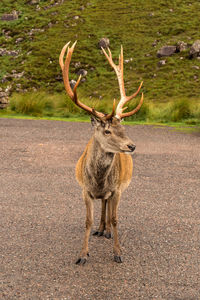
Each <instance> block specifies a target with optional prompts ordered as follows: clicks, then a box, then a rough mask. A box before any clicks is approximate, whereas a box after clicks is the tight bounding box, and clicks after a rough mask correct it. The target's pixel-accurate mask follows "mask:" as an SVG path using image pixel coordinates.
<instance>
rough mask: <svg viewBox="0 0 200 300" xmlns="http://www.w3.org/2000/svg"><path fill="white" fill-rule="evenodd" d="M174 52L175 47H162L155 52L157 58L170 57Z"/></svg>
mask: <svg viewBox="0 0 200 300" xmlns="http://www.w3.org/2000/svg"><path fill="white" fill-rule="evenodd" d="M175 52H176V46H163V47H162V48H161V49H160V50H158V52H157V57H163V56H171V55H172V54H174V53H175Z"/></svg>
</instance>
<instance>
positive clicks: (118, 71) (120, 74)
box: [101, 46, 126, 98]
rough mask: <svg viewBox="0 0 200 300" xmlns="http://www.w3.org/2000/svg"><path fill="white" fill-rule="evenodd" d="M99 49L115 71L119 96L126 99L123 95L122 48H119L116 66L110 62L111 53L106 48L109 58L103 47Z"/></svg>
mask: <svg viewBox="0 0 200 300" xmlns="http://www.w3.org/2000/svg"><path fill="white" fill-rule="evenodd" d="M101 49H102V51H103V53H104V55H105V57H106V58H107V60H108V62H109V64H110V65H111V67H112V68H113V69H114V70H115V73H116V75H117V79H118V83H119V89H120V95H121V98H124V97H126V95H125V89H124V78H123V48H122V46H121V54H120V56H119V65H118V66H117V65H116V64H115V63H114V62H113V60H112V53H111V51H110V49H109V48H108V53H109V56H108V54H107V53H106V51H105V49H104V48H103V47H101Z"/></svg>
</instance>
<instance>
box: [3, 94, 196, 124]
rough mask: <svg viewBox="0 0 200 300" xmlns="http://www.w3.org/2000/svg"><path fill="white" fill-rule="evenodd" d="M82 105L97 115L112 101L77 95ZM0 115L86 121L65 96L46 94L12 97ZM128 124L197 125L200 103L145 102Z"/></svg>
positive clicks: (108, 110) (109, 107) (192, 100)
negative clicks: (91, 109)
mask: <svg viewBox="0 0 200 300" xmlns="http://www.w3.org/2000/svg"><path fill="white" fill-rule="evenodd" d="M79 97H80V98H81V101H82V102H83V103H85V104H87V105H88V106H90V107H95V109H96V110H97V111H102V112H105V113H106V112H107V113H108V112H110V111H111V110H112V101H110V99H103V100H99V99H95V100H94V99H88V98H84V96H82V95H79ZM135 106H136V103H135V101H131V103H130V105H129V107H128V110H131V109H134V107H135ZM0 115H2V116H3V115H8V116H12V117H14V116H20V117H22V116H30V117H33V118H47V119H49V118H50V119H54V120H55V119H59V120H68V121H69V120H73V121H74V120H76V119H77V120H79V121H80V120H81V121H86V120H87V119H89V118H88V114H87V112H85V111H83V110H81V109H79V108H78V107H77V106H75V105H74V104H73V102H72V101H71V99H69V98H68V97H67V96H66V95H65V94H64V93H63V94H60V93H58V94H47V93H45V92H36V93H26V94H13V95H12V97H11V99H10V104H9V106H8V107H7V109H4V110H2V111H1V114H0ZM126 121H127V122H128V123H130V122H134V123H138V122H142V123H161V124H169V123H173V124H174V123H182V124H187V125H200V99H190V100H189V99H187V98H182V99H172V100H171V101H170V102H166V103H165V102H162V103H156V102H152V101H148V99H146V100H145V101H144V103H143V105H142V107H141V109H140V111H139V112H138V113H137V114H135V115H133V116H131V117H129V118H127V119H126Z"/></svg>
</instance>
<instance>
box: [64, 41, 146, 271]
mask: <svg viewBox="0 0 200 300" xmlns="http://www.w3.org/2000/svg"><path fill="white" fill-rule="evenodd" d="M69 44H70V42H68V43H67V44H66V45H65V46H64V47H63V49H62V50H61V53H60V57H59V63H60V66H61V69H62V74H63V81H64V86H65V89H66V92H67V94H68V95H69V97H70V98H71V99H72V101H73V102H74V103H75V104H76V105H77V106H78V107H80V108H82V109H84V110H85V111H87V112H88V113H89V114H91V122H92V125H93V126H94V134H93V136H92V138H91V139H90V141H89V142H88V144H87V146H86V148H85V150H84V152H83V154H82V155H81V157H80V158H79V160H78V162H77V165H76V178H77V181H78V183H79V184H80V186H81V187H82V189H83V199H84V201H85V205H86V223H85V226H86V228H85V235H84V240H83V246H82V250H81V252H80V256H79V258H78V260H77V261H76V264H78V265H84V264H85V263H86V261H87V259H88V257H89V249H88V240H89V236H90V232H91V227H92V224H93V202H94V200H95V199H100V200H101V204H102V207H101V219H100V225H99V228H98V230H97V231H95V232H94V235H97V236H102V235H103V234H104V231H105V237H106V238H108V239H109V238H111V225H112V231H113V239H114V248H113V251H114V261H115V262H117V263H121V262H122V258H121V249H120V243H119V239H118V230H117V224H118V216H117V210H118V205H119V201H120V197H121V193H122V192H123V191H124V190H125V189H126V188H127V187H128V185H129V183H130V181H131V177H132V169H133V163H132V157H131V155H127V154H133V152H134V150H135V147H136V146H135V145H134V144H133V142H132V141H131V139H130V138H129V137H128V136H127V135H126V133H125V129H124V127H123V126H122V125H121V124H120V121H121V120H122V119H123V118H126V117H129V116H131V115H133V114H135V113H136V112H137V111H138V110H139V109H140V107H141V105H142V103H143V94H142V96H141V99H140V102H139V104H138V105H137V107H136V108H135V109H133V110H132V111H130V112H124V110H125V109H127V107H124V105H125V104H126V103H127V102H129V101H130V100H131V99H133V98H134V97H135V96H136V95H137V94H138V93H139V91H140V89H141V86H142V83H141V84H140V86H139V88H138V90H137V91H136V92H135V93H134V94H132V95H131V96H126V93H125V88H124V79H123V48H122V47H121V54H120V56H119V65H115V64H114V62H113V59H112V54H111V51H110V49H108V54H107V52H106V51H105V50H104V49H103V48H102V51H103V53H104V54H105V56H106V58H107V60H108V62H109V63H110V65H111V67H112V68H113V69H114V70H115V73H116V75H117V78H118V83H119V89H120V94H121V99H120V101H119V103H118V105H117V107H116V109H115V100H114V101H113V108H112V112H111V113H109V114H105V113H102V112H98V111H96V110H95V109H94V108H91V107H89V106H87V105H85V104H84V103H82V102H80V101H79V99H78V96H77V92H76V90H77V87H78V85H79V83H80V80H81V76H80V77H79V78H78V80H77V82H76V85H75V86H74V88H73V90H72V89H71V87H70V83H69V65H70V61H71V57H72V54H73V51H74V48H75V45H76V42H75V43H74V44H73V45H72V47H71V48H70V47H69ZM66 49H68V50H67V55H66V59H65V62H64V59H63V58H64V55H65V52H66Z"/></svg>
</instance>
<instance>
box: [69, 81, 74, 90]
mask: <svg viewBox="0 0 200 300" xmlns="http://www.w3.org/2000/svg"><path fill="white" fill-rule="evenodd" d="M69 84H70V87H71V89H72V90H73V89H74V87H75V84H76V80H73V79H72V80H70V82H69Z"/></svg>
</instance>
